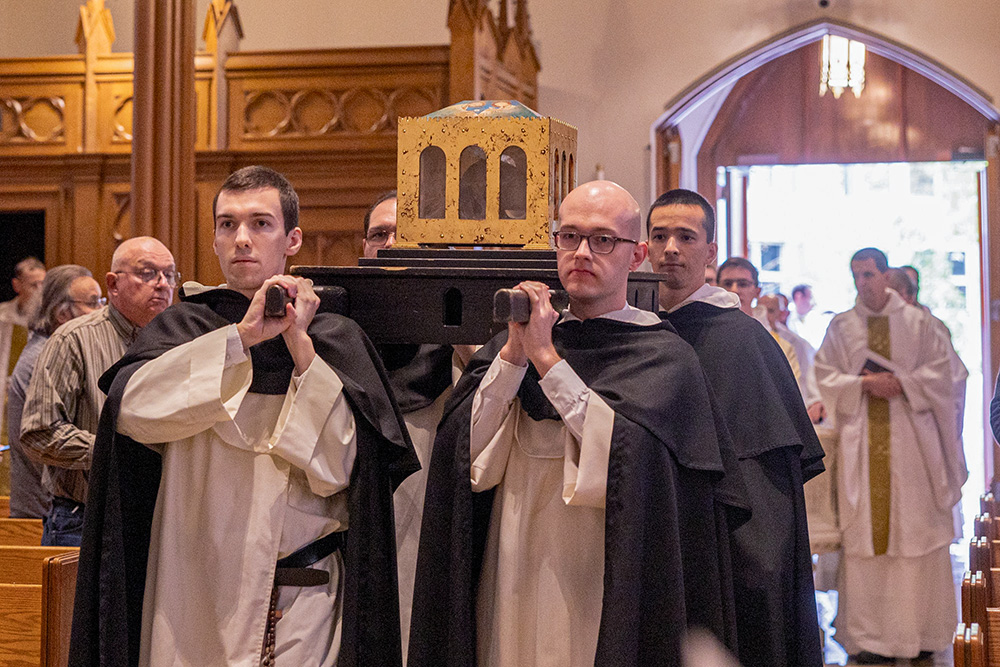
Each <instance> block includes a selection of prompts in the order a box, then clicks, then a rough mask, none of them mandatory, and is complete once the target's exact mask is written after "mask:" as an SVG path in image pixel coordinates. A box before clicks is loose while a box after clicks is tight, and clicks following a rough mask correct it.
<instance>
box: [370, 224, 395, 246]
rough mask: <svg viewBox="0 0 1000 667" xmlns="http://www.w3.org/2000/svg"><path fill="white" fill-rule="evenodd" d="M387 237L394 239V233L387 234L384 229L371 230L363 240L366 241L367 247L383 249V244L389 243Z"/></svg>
mask: <svg viewBox="0 0 1000 667" xmlns="http://www.w3.org/2000/svg"><path fill="white" fill-rule="evenodd" d="M389 237H392V238H396V232H389V231H386V230H384V229H373V230H371V231H369V232H368V235H367V236H366V237H365V240H366V241H368V245H370V246H374V247H376V248H384V247H385V244H386V243H388V242H389Z"/></svg>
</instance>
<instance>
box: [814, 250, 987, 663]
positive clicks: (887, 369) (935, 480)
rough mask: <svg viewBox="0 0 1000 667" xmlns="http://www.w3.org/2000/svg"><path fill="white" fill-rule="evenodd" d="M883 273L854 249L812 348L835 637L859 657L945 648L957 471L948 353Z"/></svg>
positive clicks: (960, 462)
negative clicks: (854, 295)
mask: <svg viewBox="0 0 1000 667" xmlns="http://www.w3.org/2000/svg"><path fill="white" fill-rule="evenodd" d="M887 269H888V263H887V261H886V256H885V254H884V253H882V252H881V251H880V250H877V249H875V248H865V249H863V250H859V251H858V252H857V253H855V255H854V257H853V258H852V259H851V272H852V274H853V275H854V283H855V285H856V287H857V290H858V299H857V303H856V305H855V307H854V308H853V309H851V310H849V311H847V312H844V313H841V314H840V315H837V316H836V317H835V318H834V319H833V321H832V322H831V323H830V327H829V329H828V331H827V334H826V338H825V339H824V341H823V345H822V346H821V347H820V349H819V351H818V353H817V354H816V377H817V380H818V381H819V386H820V391H821V392H822V394H823V402H824V404H825V405H826V408H827V410H830V411H832V412H833V413H834V414H835V423H836V424H837V428H838V430H839V435H840V465H839V466H838V472H839V479H838V489H839V504H840V521H841V526H842V530H843V547H844V561H843V573H844V584H843V587H842V590H841V593H840V595H841V597H840V601H841V608H840V612H839V616H838V619H837V630H838V631H837V640H838V641H839V642H841V644H843V645H844V647H845V648H846V649H847V650H848V652H849V653H851V654H856V655H857V656H859V661H861V662H865V663H867V664H879V662H880V661H881V660H887V659H891V658H916V657H921V658H925V659H926V658H928V657H929V656H930V654H931V653H933V652H934V651H941V650H944V649H946V648H947V647H948V646H949V645H950V643H951V637H952V634H953V632H954V630H955V623H956V622H957V613H956V608H955V591H954V585H953V582H952V573H951V560H950V556H949V545H950V543H951V541H952V539H953V537H954V532H953V527H952V507H954V505H955V503H956V502H958V500H959V499H960V497H961V489H962V484H963V483H964V482H965V480H966V478H967V477H968V472H967V470H966V467H965V459H964V456H963V455H962V450H961V448H959V447H957V446H956V440H957V437H958V436H957V432H956V420H955V404H954V384H953V382H952V374H951V367H950V363H949V354H948V352H949V351H948V349H947V346H946V344H945V341H944V340H943V338H942V337H941V336H939V335H937V333H936V331H935V329H934V324H933V322H932V321H931V320H930V318H928V317H927V315H926V314H925V313H924V312H922V311H921V310H919V309H917V308H915V307H913V306H910V305H907V304H906V303H905V302H904V301H903V299H902V298H901V297H900V296H899V295H898V294H897V293H896V292H894V291H893V290H891V289H889V287H888V279H887V276H886V271H887Z"/></svg>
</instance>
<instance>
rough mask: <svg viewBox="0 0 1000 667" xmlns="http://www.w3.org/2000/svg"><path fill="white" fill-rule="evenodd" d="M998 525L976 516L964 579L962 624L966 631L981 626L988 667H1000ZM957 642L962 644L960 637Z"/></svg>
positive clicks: (986, 517)
mask: <svg viewBox="0 0 1000 667" xmlns="http://www.w3.org/2000/svg"><path fill="white" fill-rule="evenodd" d="M998 525H1000V521H995V520H993V519H992V517H991V516H990V515H988V514H982V515H980V516H978V517H976V520H975V527H976V537H974V538H973V539H972V540H971V541H970V543H969V570H968V571H966V573H965V576H964V577H963V580H962V622H963V623H964V624H965V628H966V631H967V632H968V629H969V628H971V627H972V626H973V624H975V625H976V626H977V627H978V638H979V642H980V643H981V644H982V647H983V651H984V660H985V665H987V666H988V665H993V667H997V666H1000V567H998V566H997V565H998V563H997V559H998V558H1000V546H998V545H1000V542H998V541H997V540H995V539H992V538H993V537H994V533H995V530H996V528H997V527H998ZM955 641H956V642H957V641H959V638H958V636H957V635H956V638H955ZM963 641H964V640H963ZM968 650H969V651H971V649H968ZM967 652H968V651H967ZM970 655H971V654H970Z"/></svg>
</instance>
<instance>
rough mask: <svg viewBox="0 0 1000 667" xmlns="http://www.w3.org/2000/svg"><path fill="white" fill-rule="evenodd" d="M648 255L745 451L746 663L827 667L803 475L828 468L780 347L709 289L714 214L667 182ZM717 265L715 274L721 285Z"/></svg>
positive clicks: (651, 223) (738, 561) (742, 640)
mask: <svg viewBox="0 0 1000 667" xmlns="http://www.w3.org/2000/svg"><path fill="white" fill-rule="evenodd" d="M647 226H648V231H649V248H650V263H651V264H652V266H653V270H654V271H657V272H659V273H663V274H666V279H665V280H664V281H663V282H661V284H660V307H661V309H662V311H664V312H662V313H661V315H662V316H663V317H664V318H665V319H666V320H667V321H668V322H670V323H671V324H673V325H674V327H675V328H676V329H677V333H678V334H680V336H681V338H683V339H684V340H686V341H687V342H688V343H690V344H691V346H692V347H694V350H695V352H696V353H697V354H698V357H699V359H700V360H701V366H702V368H703V369H704V371H705V377H706V378H707V379H708V383H709V385H710V387H711V388H712V391H713V392H714V394H715V397H716V399H717V402H718V405H719V408H720V410H721V411H722V414H723V416H724V419H725V422H726V427H727V429H728V431H729V434H730V435H731V436H732V439H733V445H734V446H735V448H736V453H737V456H738V457H739V459H740V462H739V463H740V471H741V473H742V475H743V481H744V483H745V485H746V490H747V494H748V496H749V498H750V504H751V512H752V516H751V518H750V521H748V522H747V523H745V524H743V525H741V526H738V527H736V528H734V529H733V531H732V533H731V539H730V545H731V547H732V556H733V575H734V576H733V586H734V596H735V599H736V618H737V639H738V642H739V658H740V662H742V663H743V664H744V665H768V666H769V667H779V666H782V665H786V666H788V667H806V666H809V665H820V664H822V662H823V660H822V655H821V646H820V639H819V626H818V623H817V619H816V602H815V592H814V590H813V581H812V560H811V555H810V553H809V533H808V529H807V526H806V512H805V499H804V494H803V490H802V485H803V483H804V482H805V481H806V480H808V479H810V478H811V477H813V476H815V475H817V474H819V473H820V472H822V471H823V462H822V458H823V449H822V447H821V446H820V443H819V440H818V438H817V437H816V432H815V431H814V430H813V426H812V424H811V423H810V420H809V417H808V415H807V414H806V407H805V405H804V404H803V401H802V395H801V394H800V393H799V388H798V386H797V384H796V381H795V376H794V375H793V374H792V369H791V368H790V367H789V365H788V361H787V360H786V359H785V355H784V354H783V353H782V351H781V348H779V347H778V344H777V343H776V342H775V340H774V338H772V337H771V334H770V333H769V332H768V331H767V330H766V329H764V327H763V326H762V325H761V324H760V323H759V322H757V321H756V320H755V319H753V318H752V317H750V316H749V315H746V314H745V313H743V312H741V311H740V308H739V306H740V300H739V297H737V296H736V295H735V294H731V293H729V292H726V291H725V290H723V289H722V288H719V287H712V286H710V285H706V284H705V282H704V270H705V266H706V265H707V264H709V263H711V262H712V261H714V260H715V256H716V253H717V250H718V249H717V246H716V244H715V242H714V241H713V238H714V235H715V213H714V211H713V210H712V207H711V205H710V204H709V203H708V202H707V201H705V199H704V198H703V197H701V196H700V195H698V194H697V193H695V192H691V191H689V190H672V191H670V192H667V193H666V194H664V195H662V196H660V198H659V199H657V200H656V201H655V202H654V203H653V206H652V207H651V209H650V211H649V214H648V217H647ZM722 273H723V272H722V271H721V270H720V271H719V278H720V281H721V279H722V277H723V276H722Z"/></svg>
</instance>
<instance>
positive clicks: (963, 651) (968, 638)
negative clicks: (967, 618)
mask: <svg viewBox="0 0 1000 667" xmlns="http://www.w3.org/2000/svg"><path fill="white" fill-rule="evenodd" d="M952 648H953V655H954V657H955V667H987V663H986V651H985V647H984V646H983V639H982V635H981V634H980V631H979V624H978V623H972V624H966V623H959V624H958V628H957V629H956V630H955V640H954V643H953V645H952Z"/></svg>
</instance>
